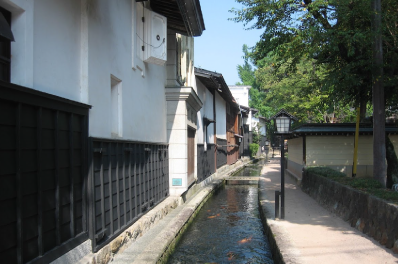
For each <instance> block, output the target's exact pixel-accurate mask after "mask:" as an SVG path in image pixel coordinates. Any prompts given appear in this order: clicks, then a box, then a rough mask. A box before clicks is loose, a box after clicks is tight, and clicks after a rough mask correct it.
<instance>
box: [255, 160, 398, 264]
mask: <svg viewBox="0 0 398 264" xmlns="http://www.w3.org/2000/svg"><path fill="white" fill-rule="evenodd" d="M261 173H262V177H260V183H259V185H260V192H259V193H260V200H261V204H262V207H263V208H264V209H265V210H264V211H265V212H266V216H267V222H268V225H269V226H270V228H271V230H272V232H273V235H274V237H275V240H276V242H277V244H278V246H279V249H280V251H281V253H282V256H283V259H284V260H285V263H306V264H312V263H314V264H319V263H322V264H327V263H333V264H335V263H338V264H344V263H350V264H351V263H361V264H364V263H372V264H375V263H398V254H394V253H393V252H392V251H391V250H389V249H386V248H385V247H383V246H381V245H380V244H379V243H378V242H377V241H375V240H373V239H371V238H369V237H368V236H366V235H365V234H363V233H361V232H359V231H358V230H357V229H355V228H352V227H351V226H350V225H349V224H348V223H347V222H345V221H343V220H342V219H341V218H339V217H337V216H334V215H332V214H331V213H330V212H329V211H327V210H326V209H324V208H323V207H321V206H320V205H319V204H318V203H317V202H316V201H315V200H314V199H312V198H311V197H310V196H308V195H307V194H306V193H304V192H302V191H301V189H300V187H298V186H297V185H296V183H295V181H294V180H293V179H292V178H290V177H289V176H288V175H286V177H285V219H284V220H278V219H277V220H275V207H274V200H275V190H280V177H281V174H280V158H279V157H276V158H272V159H271V160H270V161H269V162H268V163H267V164H266V165H265V166H264V167H263V169H262V172H261Z"/></svg>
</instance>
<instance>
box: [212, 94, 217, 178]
mask: <svg viewBox="0 0 398 264" xmlns="http://www.w3.org/2000/svg"><path fill="white" fill-rule="evenodd" d="M212 94H213V118H214V121H217V119H216V90H214V91H213V93H212ZM213 129H214V135H213V136H214V171H217V128H216V123H214V126H213Z"/></svg>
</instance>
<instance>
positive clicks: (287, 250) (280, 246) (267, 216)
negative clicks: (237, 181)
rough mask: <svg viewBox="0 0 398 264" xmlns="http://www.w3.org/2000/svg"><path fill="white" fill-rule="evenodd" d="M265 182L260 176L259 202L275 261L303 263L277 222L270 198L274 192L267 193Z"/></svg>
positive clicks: (278, 263) (276, 262)
mask: <svg viewBox="0 0 398 264" xmlns="http://www.w3.org/2000/svg"><path fill="white" fill-rule="evenodd" d="M265 184H266V181H265V180H264V179H263V178H262V177H260V178H259V182H258V203H259V210H260V217H261V221H262V223H263V227H264V232H265V235H266V236H267V238H268V242H269V245H270V249H271V252H272V257H273V260H274V263H275V264H285V263H289V264H293V263H301V260H300V254H299V253H298V252H297V250H296V249H295V247H294V246H293V245H292V244H291V242H290V240H289V239H288V237H287V236H286V233H285V231H284V230H283V229H282V227H281V226H280V225H278V224H277V223H276V220H275V208H274V206H273V205H274V201H271V200H270V199H271V198H270V197H272V195H273V194H267V193H266V191H265Z"/></svg>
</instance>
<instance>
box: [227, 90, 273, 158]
mask: <svg viewBox="0 0 398 264" xmlns="http://www.w3.org/2000/svg"><path fill="white" fill-rule="evenodd" d="M251 88H252V87H251V86H249V85H230V86H229V89H230V90H231V93H232V95H233V96H234V98H235V100H236V102H237V103H238V104H239V107H240V111H241V114H242V119H243V124H242V128H243V129H244V130H247V131H248V132H247V133H248V135H247V136H246V137H245V138H244V139H243V140H244V143H245V144H244V145H245V147H243V148H244V149H243V150H242V155H244V156H249V155H250V154H249V144H250V143H252V134H253V132H255V131H258V132H259V133H260V148H259V149H260V150H261V149H262V147H265V141H266V137H267V131H266V122H267V119H266V118H265V117H262V116H260V115H258V110H257V109H255V108H251V107H249V100H250V95H249V90H250V89H251ZM258 129H259V130H258ZM243 134H244V133H243ZM242 146H243V145H242Z"/></svg>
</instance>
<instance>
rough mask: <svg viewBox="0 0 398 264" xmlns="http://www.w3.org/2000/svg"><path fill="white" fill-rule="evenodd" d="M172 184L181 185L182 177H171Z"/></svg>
mask: <svg viewBox="0 0 398 264" xmlns="http://www.w3.org/2000/svg"><path fill="white" fill-rule="evenodd" d="M172 185H173V186H182V179H181V178H173V179H172Z"/></svg>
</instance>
